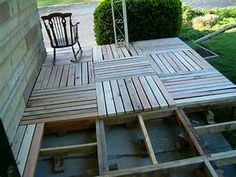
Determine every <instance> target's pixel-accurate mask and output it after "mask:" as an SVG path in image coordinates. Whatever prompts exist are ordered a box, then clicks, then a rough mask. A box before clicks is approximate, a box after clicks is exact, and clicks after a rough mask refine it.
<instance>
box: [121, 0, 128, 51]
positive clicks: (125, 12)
mask: <svg viewBox="0 0 236 177" xmlns="http://www.w3.org/2000/svg"><path fill="white" fill-rule="evenodd" d="M122 9H123V18H124V30H125V45H126V47H127V49H129V34H128V22H127V11H126V3H125V0H122Z"/></svg>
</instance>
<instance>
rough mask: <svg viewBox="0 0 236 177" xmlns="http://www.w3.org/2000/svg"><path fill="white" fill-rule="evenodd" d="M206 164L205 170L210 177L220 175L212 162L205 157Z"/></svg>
mask: <svg viewBox="0 0 236 177" xmlns="http://www.w3.org/2000/svg"><path fill="white" fill-rule="evenodd" d="M204 164H205V170H206V173H207V175H208V176H209V177H219V176H218V174H217V172H216V171H215V169H214V168H213V167H212V165H211V163H210V162H209V161H208V160H207V159H204Z"/></svg>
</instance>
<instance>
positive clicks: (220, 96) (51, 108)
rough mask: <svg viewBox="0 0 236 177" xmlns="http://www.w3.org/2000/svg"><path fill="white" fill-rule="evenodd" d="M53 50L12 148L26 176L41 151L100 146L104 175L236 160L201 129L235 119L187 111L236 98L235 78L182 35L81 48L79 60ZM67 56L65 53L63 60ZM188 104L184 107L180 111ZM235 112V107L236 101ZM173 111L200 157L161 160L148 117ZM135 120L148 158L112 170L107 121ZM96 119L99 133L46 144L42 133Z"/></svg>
mask: <svg viewBox="0 0 236 177" xmlns="http://www.w3.org/2000/svg"><path fill="white" fill-rule="evenodd" d="M50 57H51V54H49V55H48V58H47V59H46V61H45V64H44V65H43V67H42V69H41V72H40V74H39V76H38V80H37V82H36V84H35V87H34V90H33V91H32V94H31V97H30V98H29V101H28V104H27V107H26V109H25V112H24V115H23V118H22V121H21V123H20V126H19V128H18V131H17V135H16V137H15V140H14V142H13V144H12V149H13V152H14V155H15V159H16V161H17V164H18V168H19V170H20V173H21V175H22V176H25V177H31V176H33V175H34V171H35V168H36V165H37V159H38V155H40V156H52V157H54V156H57V155H58V154H61V155H63V156H66V155H68V154H76V153H95V152H97V158H98V165H99V167H98V169H99V175H101V176H104V175H106V176H130V175H133V174H136V175H141V176H142V175H145V174H147V175H148V174H154V173H155V174H162V172H163V171H165V172H166V171H168V172H170V173H173V172H175V171H176V170H177V171H189V170H190V171H191V170H194V169H197V168H201V169H204V171H205V173H206V175H207V176H216V171H215V169H214V168H213V167H212V164H213V163H215V164H216V165H218V166H223V165H225V164H233V163H235V162H236V153H235V151H228V152H222V153H216V154H206V153H205V152H204V150H203V149H202V148H201V143H200V142H199V140H198V135H199V134H200V133H210V132H222V131H229V130H233V129H235V127H236V126H235V121H232V122H226V123H220V124H215V125H206V126H200V127H193V126H192V124H191V123H190V122H189V120H188V118H187V116H186V114H185V111H197V110H201V109H213V108H218V107H219V106H236V86H235V85H234V84H233V83H231V82H230V81H229V80H228V79H226V78H225V77H224V76H223V75H222V74H221V73H219V72H218V71H217V70H215V69H214V68H213V67H212V66H211V65H210V64H209V63H207V62H206V61H205V60H204V59H203V58H202V57H201V56H199V55H198V54H197V53H196V52H195V51H194V50H192V49H191V48H190V47H188V46H187V45H186V44H185V43H184V42H182V41H181V40H180V39H178V38H169V39H159V40H149V41H139V42H134V43H132V44H131V45H130V48H129V50H127V49H126V48H125V47H122V48H116V47H115V45H113V44H111V45H104V46H96V47H93V48H87V49H86V50H84V57H83V58H82V59H81V62H80V63H74V64H72V63H70V62H68V61H69V58H70V56H69V52H68V51H66V50H62V51H61V52H59V59H58V62H57V63H56V65H55V66H52V65H51V61H50ZM65 59H66V60H65ZM183 109H184V111H183ZM234 115H235V108H234ZM169 116H175V117H176V118H177V120H178V122H179V125H180V126H182V127H183V128H184V130H185V131H186V133H187V135H188V141H189V142H190V144H191V145H192V148H193V149H194V150H195V153H196V157H193V158H189V159H183V160H178V161H172V162H167V163H158V159H157V158H156V156H155V154H154V151H153V148H152V142H151V140H150V138H149V136H148V133H147V127H146V126H145V121H146V120H150V119H158V118H161V119H163V118H165V117H169ZM134 122H135V123H138V125H139V127H140V130H141V131H142V134H143V137H144V142H145V147H146V151H147V154H148V155H149V157H150V160H151V162H152V164H151V165H147V166H143V167H135V168H130V169H122V170H115V171H109V165H108V159H107V158H108V157H107V151H106V139H105V128H104V126H106V125H108V126H112V125H114V124H123V123H128V124H130V123H131V124H132V123H134ZM91 126H94V127H95V128H96V135H97V141H96V142H91V143H88V144H78V145H73V146H64V147H52V148H44V149H41V148H40V145H41V140H42V138H43V135H44V134H45V133H50V132H54V133H55V132H67V131H72V130H79V129H81V128H87V127H91Z"/></svg>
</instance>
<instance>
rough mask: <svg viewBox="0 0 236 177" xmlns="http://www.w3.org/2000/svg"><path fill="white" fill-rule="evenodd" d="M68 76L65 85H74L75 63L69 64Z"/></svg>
mask: <svg viewBox="0 0 236 177" xmlns="http://www.w3.org/2000/svg"><path fill="white" fill-rule="evenodd" d="M69 66H70V68H69V76H68V82H67V86H74V85H75V65H74V64H71V65H69Z"/></svg>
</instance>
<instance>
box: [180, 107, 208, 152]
mask: <svg viewBox="0 0 236 177" xmlns="http://www.w3.org/2000/svg"><path fill="white" fill-rule="evenodd" d="M176 116H177V119H178V120H179V121H180V123H181V124H182V126H183V127H184V128H185V130H186V132H187V134H188V137H189V139H190V143H191V144H193V147H194V148H195V149H196V150H197V152H198V154H199V155H201V156H203V155H205V152H204V151H203V149H202V147H201V145H200V144H199V142H198V140H197V138H198V135H197V134H196V132H195V130H194V128H193V126H192V125H191V123H190V121H189V120H188V118H187V116H186V114H185V113H184V111H183V110H182V109H178V110H176Z"/></svg>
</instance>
